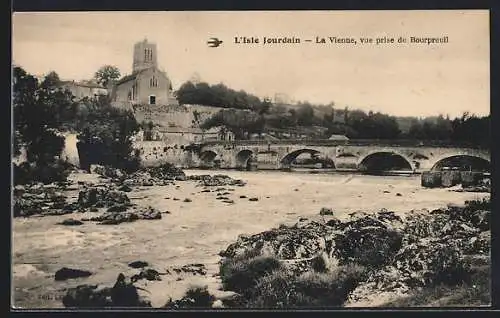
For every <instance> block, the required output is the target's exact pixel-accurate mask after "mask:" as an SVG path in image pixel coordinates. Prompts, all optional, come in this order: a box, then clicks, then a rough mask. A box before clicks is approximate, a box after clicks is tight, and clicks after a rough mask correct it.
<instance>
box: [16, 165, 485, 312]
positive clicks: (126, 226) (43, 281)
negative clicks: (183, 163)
mask: <svg viewBox="0 0 500 318" xmlns="http://www.w3.org/2000/svg"><path fill="white" fill-rule="evenodd" d="M186 173H187V174H188V175H189V174H208V173H210V174H218V173H220V174H226V175H229V176H231V177H233V178H238V179H243V180H246V181H247V182H248V184H247V185H246V186H245V187H226V188H233V189H234V191H233V192H230V194H228V195H226V196H227V197H229V198H230V199H232V200H234V201H235V203H234V204H227V203H223V202H221V201H219V200H216V199H215V197H216V193H215V192H211V193H202V192H200V191H201V190H202V188H201V187H197V186H196V183H194V182H191V181H186V182H177V185H179V188H176V187H175V186H164V187H156V186H155V187H139V188H135V189H134V190H133V191H132V192H130V193H128V195H129V197H130V198H131V199H132V201H133V202H134V203H137V204H140V205H151V206H153V207H155V208H157V209H159V210H160V211H169V212H170V214H163V218H162V219H161V220H154V221H144V220H143V221H137V222H134V223H122V224H119V225H97V224H95V223H93V222H86V223H85V224H84V225H81V226H74V227H67V226H62V225H56V223H58V222H60V221H61V220H63V219H65V218H69V217H72V218H77V219H79V218H82V217H84V215H82V214H78V213H77V214H74V215H66V216H48V217H32V218H27V219H21V218H16V219H14V221H13V250H12V253H13V283H14V293H13V298H14V305H15V306H16V307H23V308H34V307H45V308H47V307H48V308H54V307H62V304H61V301H60V296H61V295H63V294H64V289H65V288H68V287H74V286H77V285H79V284H84V283H89V284H97V283H104V284H107V285H112V284H113V283H114V282H115V280H116V277H117V275H118V273H119V272H124V273H131V272H132V271H133V270H131V269H130V268H128V267H127V264H128V263H129V262H131V261H135V260H144V261H147V262H149V263H150V264H151V265H152V267H153V268H155V269H157V270H159V271H160V272H161V271H162V270H163V269H166V268H169V267H171V266H182V265H185V264H190V263H203V264H205V266H206V267H207V269H208V274H207V275H206V276H205V277H201V276H190V275H185V276H182V275H181V276H180V277H179V276H175V275H173V276H163V280H162V281H159V282H148V283H147V286H146V287H145V288H146V289H148V290H149V291H150V292H151V296H150V297H151V300H152V303H153V305H154V306H161V305H163V304H164V303H165V302H166V301H167V300H168V298H169V297H172V298H173V299H176V298H180V297H181V296H182V294H183V293H184V291H185V289H186V288H187V287H188V286H190V285H192V284H197V285H199V284H203V285H208V286H209V289H210V290H211V291H213V292H214V293H217V292H220V291H217V289H218V288H219V282H218V280H217V278H216V277H214V274H215V273H216V272H217V271H218V264H217V262H218V261H219V259H220V258H219V256H218V253H219V252H220V251H221V250H223V249H225V248H226V247H227V245H229V244H230V243H232V242H233V241H234V240H236V238H237V237H238V235H239V234H243V233H245V234H252V233H258V232H261V231H264V230H267V229H270V228H272V227H276V226H278V225H279V224H282V223H285V224H288V223H294V222H295V221H296V220H297V219H298V217H300V216H308V217H317V215H318V212H319V210H320V209H321V208H322V207H330V208H332V209H333V210H334V211H335V213H336V216H337V217H339V218H342V217H345V216H346V215H347V213H349V212H353V211H356V210H364V211H369V210H370V211H375V210H380V209H381V208H386V209H389V210H393V211H395V212H399V213H404V212H407V211H409V210H411V209H423V208H427V209H434V208H438V207H443V206H446V204H448V203H463V201H464V200H469V199H472V198H478V197H483V196H485V195H487V194H478V193H458V192H451V191H448V190H447V189H424V188H421V187H420V177H419V176H385V177H380V176H367V175H354V174H348V173H343V174H305V173H284V172H279V171H256V172H239V171H199V170H198V171H186ZM73 178H74V179H75V180H83V179H86V180H92V176H89V175H86V174H82V175H75V176H73ZM94 179H95V178H94ZM384 191H386V192H387V191H388V192H389V193H384ZM396 193H400V194H401V196H396ZM240 195H245V196H247V197H248V198H250V197H257V198H258V199H259V200H258V201H256V202H251V201H249V200H248V198H240ZM167 198H168V199H167ZM173 198H178V199H180V200H178V201H174V200H173ZM184 198H190V199H192V202H183V199H184ZM63 266H66V267H73V268H79V269H86V270H90V271H92V272H93V273H94V275H92V276H90V277H88V278H81V279H75V280H68V281H65V282H55V281H54V278H53V277H54V273H55V271H56V270H58V269H59V268H61V267H63Z"/></svg>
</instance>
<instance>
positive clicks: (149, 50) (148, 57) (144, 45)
mask: <svg viewBox="0 0 500 318" xmlns="http://www.w3.org/2000/svg"><path fill="white" fill-rule="evenodd" d="M153 66H154V67H158V64H157V56H156V44H155V43H150V42H148V40H147V39H144V40H143V41H141V42H137V43H136V44H135V45H134V63H133V65H132V71H133V72H134V73H135V72H138V71H141V70H143V69H146V68H149V67H153Z"/></svg>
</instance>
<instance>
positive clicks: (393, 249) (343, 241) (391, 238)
mask: <svg viewBox="0 0 500 318" xmlns="http://www.w3.org/2000/svg"><path fill="white" fill-rule="evenodd" d="M335 244H336V245H335V246H336V255H337V257H338V258H339V261H340V262H341V263H343V264H346V263H350V262H356V263H358V264H360V265H363V266H370V267H376V268H380V267H383V266H384V265H386V264H388V263H390V261H391V260H392V257H393V256H394V255H395V254H396V253H397V252H398V250H399V249H400V248H401V244H402V235H401V233H400V232H398V231H395V230H392V229H388V228H386V227H384V226H365V227H360V228H357V227H352V228H350V229H348V230H346V231H345V232H344V233H343V234H341V235H339V236H338V237H337V238H336V239H335Z"/></svg>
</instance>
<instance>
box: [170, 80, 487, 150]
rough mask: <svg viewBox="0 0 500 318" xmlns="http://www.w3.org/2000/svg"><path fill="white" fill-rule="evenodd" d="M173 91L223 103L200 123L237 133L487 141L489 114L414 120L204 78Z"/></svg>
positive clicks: (193, 100) (183, 99)
mask: <svg viewBox="0 0 500 318" xmlns="http://www.w3.org/2000/svg"><path fill="white" fill-rule="evenodd" d="M176 94H177V98H178V100H179V102H180V103H181V104H201V105H209V106H215V107H221V108H225V109H224V110H221V112H220V113H219V114H215V115H214V116H213V117H212V118H210V119H208V120H207V121H206V122H205V123H203V124H202V127H203V128H210V127H213V126H219V125H224V126H226V127H228V128H229V129H231V130H233V131H235V132H236V134H237V136H238V137H240V138H244V136H247V135H248V134H249V133H263V132H266V131H269V130H272V129H285V130H286V129H290V130H293V129H296V128H298V127H319V128H323V129H322V130H321V131H324V133H323V134H324V135H323V136H322V137H324V138H328V137H329V136H331V135H332V134H343V135H346V136H347V137H349V138H351V139H356V138H359V139H417V140H442V141H449V142H450V143H472V144H478V145H482V146H489V144H490V116H485V117H478V116H476V115H474V114H470V113H468V112H466V113H464V114H463V115H462V116H461V117H459V118H454V119H450V118H449V117H448V116H446V117H445V116H443V115H439V116H437V117H429V118H424V119H418V118H408V117H405V118H398V117H396V116H390V115H387V114H383V113H380V112H371V111H370V112H365V111H362V110H351V109H348V108H347V107H345V108H343V109H338V108H335V105H334V104H333V103H330V104H328V105H318V104H312V103H309V102H298V103H297V104H296V105H285V104H276V103H274V104H273V103H271V102H270V101H269V100H267V99H260V98H259V97H257V96H255V95H252V94H249V93H247V92H245V91H242V90H241V91H235V90H233V89H230V88H228V87H227V86H225V85H224V84H217V85H209V84H207V83H203V82H201V83H197V84H194V83H192V82H186V83H184V84H183V85H182V86H181V87H180V89H179V90H178V91H177V92H176ZM227 108H228V109H227ZM400 123H401V124H403V123H404V126H405V127H400ZM325 128H326V129H325Z"/></svg>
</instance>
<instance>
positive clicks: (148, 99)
mask: <svg viewBox="0 0 500 318" xmlns="http://www.w3.org/2000/svg"><path fill="white" fill-rule="evenodd" d="M111 99H112V101H113V102H115V103H117V104H132V105H134V104H135V105H137V104H140V105H172V104H178V102H177V100H176V99H175V98H174V96H173V91H172V82H171V81H170V79H169V78H168V76H167V74H166V73H165V72H164V71H162V70H160V69H159V68H158V56H157V48H156V44H155V43H151V42H148V40H147V39H144V40H143V41H142V42H138V43H136V44H135V45H134V55H133V63H132V74H130V75H126V76H124V77H123V78H121V79H120V80H118V81H117V82H115V83H113V89H112V92H111Z"/></svg>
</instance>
